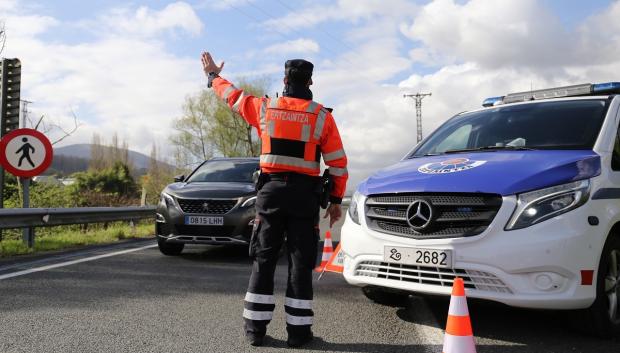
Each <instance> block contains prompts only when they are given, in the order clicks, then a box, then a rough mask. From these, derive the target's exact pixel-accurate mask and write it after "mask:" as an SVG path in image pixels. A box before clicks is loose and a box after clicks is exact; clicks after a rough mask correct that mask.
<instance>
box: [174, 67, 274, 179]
mask: <svg viewBox="0 0 620 353" xmlns="http://www.w3.org/2000/svg"><path fill="white" fill-rule="evenodd" d="M268 86H269V81H268V80H267V79H265V78H262V79H261V78H259V79H254V80H252V81H247V80H240V82H239V85H238V87H241V88H242V89H243V90H244V91H245V92H247V93H250V94H252V95H254V96H257V97H262V96H264V95H265V92H266V91H267V88H268ZM183 110H184V115H183V117H181V118H179V119H176V120H175V121H174V123H173V126H174V127H173V129H174V130H175V133H174V134H173V135H172V136H171V137H170V142H171V143H172V145H173V146H174V147H175V157H176V162H177V163H176V164H177V167H179V168H188V167H191V166H193V165H195V164H197V163H198V162H202V161H204V160H205V159H208V158H211V157H212V156H213V155H221V156H225V157H243V156H258V155H259V154H260V139H259V138H258V136H257V135H256V134H255V133H253V132H252V127H251V126H249V125H248V124H247V123H246V122H245V121H244V120H243V118H242V117H241V116H240V115H239V114H237V113H233V111H232V110H231V109H230V108H229V107H228V106H227V105H226V104H225V103H223V102H222V101H221V100H219V99H218V98H217V97H216V96H215V94H213V92H212V91H211V90H207V89H203V90H202V91H201V92H199V93H197V94H195V95H192V96H189V97H188V98H187V99H186V101H185V104H184V105H183Z"/></svg>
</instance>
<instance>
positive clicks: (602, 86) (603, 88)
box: [592, 82, 620, 93]
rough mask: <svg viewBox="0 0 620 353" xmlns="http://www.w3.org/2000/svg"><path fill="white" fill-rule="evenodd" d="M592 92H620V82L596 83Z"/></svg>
mask: <svg viewBox="0 0 620 353" xmlns="http://www.w3.org/2000/svg"><path fill="white" fill-rule="evenodd" d="M592 93H620V82H606V83H595V84H593V85H592Z"/></svg>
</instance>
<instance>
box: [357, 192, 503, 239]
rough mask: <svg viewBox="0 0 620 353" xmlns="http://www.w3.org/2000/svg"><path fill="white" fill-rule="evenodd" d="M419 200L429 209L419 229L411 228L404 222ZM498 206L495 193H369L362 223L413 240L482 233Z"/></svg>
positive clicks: (500, 203) (500, 201)
mask: <svg viewBox="0 0 620 353" xmlns="http://www.w3.org/2000/svg"><path fill="white" fill-rule="evenodd" d="M419 200H423V201H425V202H426V203H428V204H429V205H430V206H431V208H432V211H433V217H432V219H431V221H430V222H429V224H428V226H427V227H426V228H424V229H423V230H419V229H414V228H413V227H412V226H411V225H410V224H409V222H408V221H407V216H408V214H407V212H408V211H409V207H410V206H411V205H412V204H413V203H415V202H416V201H419ZM501 205H502V197H501V196H500V195H495V194H429V193H419V194H402V195H401V194H388V195H372V196H370V197H368V199H367V200H366V205H365V211H366V221H367V222H366V223H367V224H368V227H369V228H370V229H373V230H376V231H378V232H382V233H388V234H393V235H398V236H404V237H409V238H415V239H432V238H456V237H467V236H473V235H478V234H480V233H482V232H484V231H485V230H486V229H487V227H488V226H489V225H490V224H491V222H492V221H493V219H494V218H495V216H496V215H497V212H498V211H499V209H500V207H501ZM409 216H411V214H409Z"/></svg>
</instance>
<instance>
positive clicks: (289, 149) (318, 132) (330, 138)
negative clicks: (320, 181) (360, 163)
mask: <svg viewBox="0 0 620 353" xmlns="http://www.w3.org/2000/svg"><path fill="white" fill-rule="evenodd" d="M213 90H214V91H215V94H217V96H219V97H220V98H221V99H223V100H224V101H225V102H226V104H228V106H229V107H230V108H231V109H232V110H233V111H234V112H236V113H239V114H240V115H241V116H242V117H243V119H245V120H246V121H247V122H248V124H250V125H252V126H254V127H255V128H256V129H257V130H258V134H259V136H260V138H261V144H262V149H261V156H260V166H261V170H262V171H263V172H265V173H278V172H296V173H303V174H308V175H313V176H318V175H319V174H320V172H321V169H320V167H321V165H320V161H321V156H322V157H323V161H324V162H325V164H326V165H327V166H328V167H329V172H330V175H331V176H332V177H333V180H334V190H333V191H332V194H331V196H332V198H331V199H332V200H331V201H332V202H334V203H340V202H341V201H342V197H343V196H344V193H345V189H346V184H347V179H348V177H349V174H348V172H347V156H346V154H345V152H344V149H343V147H342V141H341V139H340V134H339V133H338V128H337V127H336V122H335V121H334V117H333V116H332V114H331V113H330V112H329V111H328V110H327V109H325V108H323V106H322V105H321V104H319V103H316V102H314V101H311V100H306V99H299V98H292V97H280V98H259V97H254V96H252V95H249V94H246V93H245V92H243V90H241V89H238V88H236V87H235V86H234V85H233V84H232V83H230V82H228V81H226V80H225V79H223V78H221V77H217V78H215V79H214V80H213Z"/></svg>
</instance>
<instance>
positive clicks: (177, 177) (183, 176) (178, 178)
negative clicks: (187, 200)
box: [174, 174, 185, 183]
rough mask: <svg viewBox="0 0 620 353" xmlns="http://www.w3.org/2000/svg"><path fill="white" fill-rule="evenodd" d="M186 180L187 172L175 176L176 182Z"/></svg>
mask: <svg viewBox="0 0 620 353" xmlns="http://www.w3.org/2000/svg"><path fill="white" fill-rule="evenodd" d="M184 180H185V174H183V175H177V176H175V177H174V182H175V183H180V182H182V181H184Z"/></svg>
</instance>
